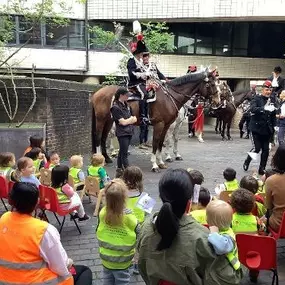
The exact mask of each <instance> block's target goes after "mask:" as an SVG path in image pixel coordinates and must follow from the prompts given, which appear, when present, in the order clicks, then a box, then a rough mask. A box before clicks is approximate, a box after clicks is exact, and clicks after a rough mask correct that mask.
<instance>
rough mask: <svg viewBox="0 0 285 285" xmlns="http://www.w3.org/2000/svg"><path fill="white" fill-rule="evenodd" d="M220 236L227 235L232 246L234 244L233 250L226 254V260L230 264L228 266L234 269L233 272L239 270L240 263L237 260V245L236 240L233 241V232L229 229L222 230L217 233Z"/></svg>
mask: <svg viewBox="0 0 285 285" xmlns="http://www.w3.org/2000/svg"><path fill="white" fill-rule="evenodd" d="M219 233H220V234H221V235H228V236H230V237H231V239H232V241H233V244H234V249H233V250H232V251H231V252H229V253H227V254H226V256H227V259H228V261H229V262H230V264H231V265H232V267H233V268H234V270H238V269H240V262H239V259H238V251H237V244H236V239H235V234H234V232H233V230H232V229H231V228H229V229H227V230H224V231H220V232H219Z"/></svg>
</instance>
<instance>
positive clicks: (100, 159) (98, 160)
mask: <svg viewBox="0 0 285 285" xmlns="http://www.w3.org/2000/svg"><path fill="white" fill-rule="evenodd" d="M104 162H105V157H104V156H103V155H102V154H101V153H94V154H93V155H92V158H91V164H92V165H93V166H99V165H103V164H104Z"/></svg>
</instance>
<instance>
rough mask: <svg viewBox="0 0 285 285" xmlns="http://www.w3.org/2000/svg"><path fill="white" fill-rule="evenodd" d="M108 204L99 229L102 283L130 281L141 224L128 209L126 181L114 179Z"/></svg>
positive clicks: (100, 215) (107, 199)
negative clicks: (130, 269)
mask: <svg viewBox="0 0 285 285" xmlns="http://www.w3.org/2000/svg"><path fill="white" fill-rule="evenodd" d="M105 197H106V206H105V207H103V208H102V210H101V211H100V214H99V221H98V227H97V230H96V233H97V239H98V244H99V253H100V257H101V260H102V264H103V284H108V285H115V284H129V281H130V271H129V268H130V266H131V265H132V259H133V257H134V254H135V247H136V242H137V234H138V231H139V223H138V220H137V218H136V217H135V215H134V214H133V213H132V211H131V210H130V209H127V208H126V204H127V198H128V187H127V186H126V184H125V183H124V181H123V180H121V179H119V178H117V179H113V180H112V181H111V182H110V183H108V184H107V185H106V187H105Z"/></svg>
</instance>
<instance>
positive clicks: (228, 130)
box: [227, 120, 232, 140]
mask: <svg viewBox="0 0 285 285" xmlns="http://www.w3.org/2000/svg"><path fill="white" fill-rule="evenodd" d="M231 125H232V120H230V121H229V122H228V123H227V137H228V140H231V139H232V137H231Z"/></svg>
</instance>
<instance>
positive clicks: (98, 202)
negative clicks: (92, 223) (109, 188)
mask: <svg viewBox="0 0 285 285" xmlns="http://www.w3.org/2000/svg"><path fill="white" fill-rule="evenodd" d="M103 192H104V190H100V192H99V194H98V198H97V201H96V205H95V211H94V214H93V216H94V217H97V216H98V213H99V208H100V204H101V202H102V197H103Z"/></svg>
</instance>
